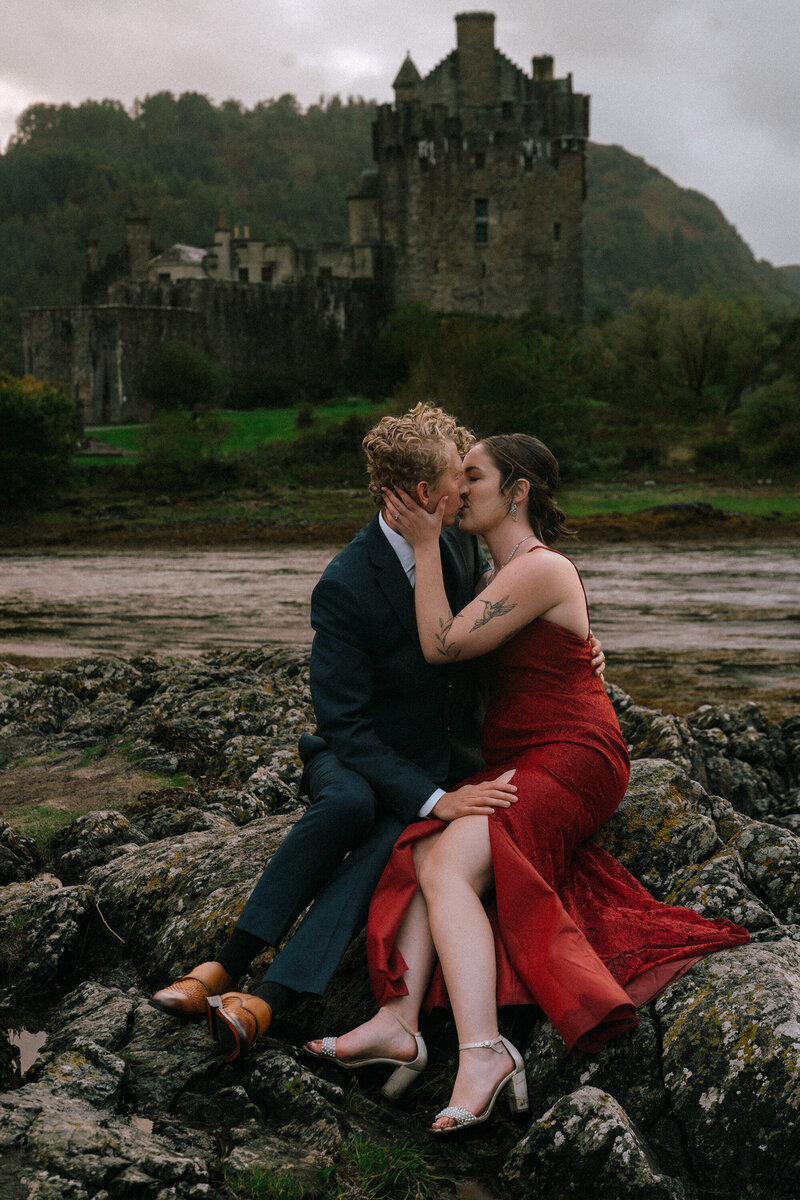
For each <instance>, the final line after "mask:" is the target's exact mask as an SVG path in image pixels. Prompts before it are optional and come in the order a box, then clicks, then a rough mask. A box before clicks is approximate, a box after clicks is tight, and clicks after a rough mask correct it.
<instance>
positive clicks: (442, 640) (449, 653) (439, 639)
mask: <svg viewBox="0 0 800 1200" xmlns="http://www.w3.org/2000/svg"><path fill="white" fill-rule="evenodd" d="M454 619H455V618H453V617H451V618H450V620H449V621H442V620H441V619H440V620H439V632H438V633H437V634H436V643H437V646H438V649H439V653H440V654H441V655H442V656H443V657H444V658H452V659H455V658H458V657H459V655H460V654H461V651H460V650H459V648H458V647H457V646H448V644H447V635H448V633H449V632H450V627H451V626H452V624H453V621H454Z"/></svg>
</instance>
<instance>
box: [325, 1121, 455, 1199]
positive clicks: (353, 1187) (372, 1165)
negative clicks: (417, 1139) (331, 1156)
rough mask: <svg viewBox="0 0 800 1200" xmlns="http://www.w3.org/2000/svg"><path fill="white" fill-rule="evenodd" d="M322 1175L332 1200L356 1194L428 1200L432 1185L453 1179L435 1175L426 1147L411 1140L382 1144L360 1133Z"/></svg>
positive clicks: (376, 1197) (326, 1194)
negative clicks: (396, 1143)
mask: <svg viewBox="0 0 800 1200" xmlns="http://www.w3.org/2000/svg"><path fill="white" fill-rule="evenodd" d="M320 1176H321V1179H322V1181H323V1194H324V1195H325V1196H326V1197H330V1200H344V1197H347V1196H353V1195H357V1196H363V1197H367V1198H368V1200H426V1197H428V1196H429V1195H430V1193H431V1186H432V1185H434V1184H442V1183H448V1182H450V1181H449V1180H447V1179H445V1178H444V1177H443V1176H440V1175H432V1174H431V1170H430V1166H429V1164H428V1160H427V1158H426V1156H425V1152H424V1150H419V1149H418V1148H417V1147H416V1146H412V1145H410V1143H408V1142H401V1143H400V1144H399V1145H397V1146H378V1145H376V1143H375V1142H373V1141H372V1140H371V1139H370V1138H367V1137H362V1136H360V1135H357V1136H356V1137H354V1138H352V1139H351V1140H350V1141H349V1142H345V1144H344V1145H343V1146H342V1148H341V1150H340V1152H339V1161H338V1163H337V1164H336V1165H335V1166H333V1167H327V1168H325V1169H324V1170H323V1171H321V1172H320Z"/></svg>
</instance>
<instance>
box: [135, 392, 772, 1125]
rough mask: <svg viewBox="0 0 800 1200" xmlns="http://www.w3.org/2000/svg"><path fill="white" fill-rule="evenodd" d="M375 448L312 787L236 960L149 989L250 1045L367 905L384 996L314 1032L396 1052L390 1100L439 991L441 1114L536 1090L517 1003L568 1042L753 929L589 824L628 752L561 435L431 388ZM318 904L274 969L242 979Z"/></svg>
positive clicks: (236, 1045)
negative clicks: (645, 879)
mask: <svg viewBox="0 0 800 1200" xmlns="http://www.w3.org/2000/svg"><path fill="white" fill-rule="evenodd" d="M363 448H364V452H365V455H366V460H367V467H368V471H369V479H370V492H371V495H372V498H373V500H374V501H375V504H376V508H377V510H378V511H377V513H376V515H375V517H374V518H373V519H372V520H371V521H370V522H369V524H368V525H367V526H366V527H365V528H364V529H362V530H361V531H360V533H358V534H357V535H356V537H355V538H354V539H353V541H352V542H351V543H350V544H349V545H348V546H347V547H345V549H344V550H342V551H341V552H340V553H339V554H337V555H336V557H335V558H334V559H333V560H332V562H331V563H330V564H329V565H328V567H327V568H326V569H325V571H324V573H323V575H322V577H321V579H320V580H319V582H318V584H317V585H316V587H315V588H314V591H313V594H312V598H311V624H312V626H313V629H314V640H313V644H312V648H311V666H310V682H311V694H312V699H313V704H314V713H315V718H316V722H317V733H316V735H314V736H309V735H304V737H302V738H301V740H300V747H299V750H300V756H301V758H302V759H303V762H304V773H303V783H304V788H305V790H306V792H307V794H308V797H309V799H310V802H311V803H310V806H309V808H308V809H307V810H306V812H305V813H304V814H303V816H302V817H301V818H300V820H299V821H298V822H297V823H296V825H295V826H294V827H293V829H292V830H291V831H290V833H289V834H288V836H287V837H286V838H285V840H284V841H283V843H282V844H281V846H280V847H279V849H278V850H277V851H276V853H275V854H274V855H273V856H272V858H271V860H270V861H269V863H268V865H267V866H266V869H265V871H264V873H263V874H262V876H261V878H260V879H259V880H258V882H257V883H256V885H255V888H254V889H253V892H252V893H251V895H250V897H249V899H248V900H247V903H246V904H245V907H244V909H243V911H242V913H241V915H240V916H239V918H238V920H237V922H236V924H235V926H234V928H233V930H232V932H231V934H230V937H229V939H228V941H227V942H226V944H225V945H224V946H223V947H221V948H220V949H219V951H218V953H217V954H216V957H215V958H214V959H212V960H210V961H206V962H203V963H201V964H199V965H198V966H196V967H195V968H194V969H193V970H191V971H190V972H189V973H188V974H186V975H183V976H181V977H180V978H178V979H176V980H175V981H174V982H173V983H171V984H170V985H169V986H167V987H165V988H162V989H160V990H159V991H157V992H156V993H155V995H154V996H153V997H152V999H151V1004H153V1005H154V1006H155V1007H157V1008H159V1009H162V1010H163V1011H165V1012H169V1013H171V1014H173V1015H177V1016H183V1017H190V1018H197V1019H202V1018H203V1017H205V1018H206V1020H207V1021H208V1025H209V1030H210V1032H211V1035H212V1037H214V1038H215V1039H216V1040H217V1042H218V1043H219V1046H220V1049H221V1050H222V1053H223V1055H224V1057H225V1058H226V1060H228V1061H233V1060H234V1059H236V1058H237V1057H238V1056H239V1055H240V1054H241V1053H243V1052H244V1051H246V1050H247V1049H249V1048H250V1047H251V1046H252V1045H253V1044H254V1043H255V1042H256V1041H257V1039H258V1038H259V1037H260V1036H262V1035H263V1034H264V1033H265V1032H266V1030H267V1029H268V1028H269V1025H270V1022H271V1020H272V1016H273V1014H275V1013H280V1012H282V1011H285V1010H287V1009H288V1008H289V1007H290V1006H291V1005H292V1004H294V1003H295V1002H296V1001H297V1000H298V999H299V998H300V996H301V995H304V994H308V993H310V994H313V995H322V994H324V992H325V990H326V988H327V986H328V984H329V982H330V980H331V978H332V976H333V974H334V972H335V970H336V968H337V966H338V964H339V962H340V961H341V958H342V956H343V954H344V951H345V950H346V948H347V946H348V945H349V943H350V942H351V940H352V939H353V937H354V936H355V935H356V933H357V932H358V931H359V930H360V929H361V928H362V927H363V925H364V923H365V921H366V922H367V946H368V959H369V970H370V977H371V982H372V987H373V992H374V994H375V999H376V1003H377V1012H376V1015H375V1016H374V1017H372V1018H371V1020H369V1021H367V1022H366V1023H364V1024H363V1025H360V1026H358V1027H357V1028H355V1029H352V1030H350V1031H349V1032H348V1033H346V1034H343V1035H341V1036H339V1037H338V1038H333V1037H325V1038H321V1039H318V1040H315V1041H311V1042H309V1043H308V1044H307V1050H308V1051H309V1052H310V1053H311V1054H313V1055H316V1056H317V1057H319V1058H321V1059H325V1060H328V1061H331V1062H335V1063H336V1064H338V1065H339V1066H340V1067H342V1068H345V1069H354V1068H358V1067H360V1066H371V1065H375V1064H385V1065H387V1066H389V1067H391V1068H392V1072H391V1075H390V1077H389V1080H388V1081H387V1083H386V1084H385V1085H384V1089H383V1090H384V1094H385V1095H387V1096H388V1097H389V1098H392V1097H395V1096H398V1095H400V1094H401V1093H402V1091H404V1090H405V1088H406V1087H407V1086H408V1085H409V1084H410V1083H412V1082H413V1081H414V1080H416V1079H418V1078H419V1075H420V1073H421V1072H422V1070H423V1069H424V1067H425V1066H426V1064H427V1052H426V1048H425V1043H424V1040H423V1038H422V1035H421V1033H420V1032H419V1016H420V1012H421V1011H423V1009H426V1010H427V1009H430V1008H433V1007H440V1006H441V1007H449V1008H450V1009H451V1010H452V1013H453V1017H454V1019H455V1025H456V1029H457V1033H458V1041H459V1067H458V1073H457V1075H456V1078H455V1081H454V1084H453V1090H452V1095H451V1097H450V1102H449V1104H448V1105H447V1106H446V1107H445V1108H444V1109H443V1110H442V1111H441V1112H440V1113H438V1114H437V1115H436V1117H434V1119H433V1123H432V1126H431V1129H432V1131H433V1132H434V1133H437V1134H444V1133H452V1132H454V1131H457V1130H460V1129H463V1128H466V1127H468V1126H471V1125H474V1124H477V1123H479V1122H482V1121H485V1120H486V1119H487V1118H488V1117H489V1116H490V1115H491V1113H492V1110H493V1108H494V1105H495V1102H496V1100H497V1098H498V1096H499V1095H500V1094H501V1093H505V1094H506V1095H507V1097H508V1100H509V1102H510V1104H511V1107H512V1109H513V1110H514V1111H525V1110H526V1109H527V1107H528V1100H527V1086H526V1078H525V1065H524V1062H523V1059H522V1056H521V1055H520V1053H519V1052H518V1051H517V1049H516V1048H515V1047H514V1046H513V1045H511V1043H510V1042H509V1041H508V1040H507V1039H506V1038H504V1037H503V1036H502V1035H501V1034H500V1032H499V1025H498V1008H501V1007H503V1006H506V1005H521V1004H524V1005H536V1006H537V1007H538V1008H539V1009H540V1010H541V1011H542V1012H543V1013H544V1014H545V1016H546V1017H547V1018H548V1020H549V1021H550V1022H551V1023H552V1024H553V1026H554V1027H555V1029H556V1030H557V1031H558V1033H559V1034H560V1035H561V1037H562V1038H563V1040H564V1043H565V1045H566V1046H567V1048H568V1049H569V1050H574V1051H596V1050H598V1049H600V1048H601V1047H602V1045H603V1044H604V1043H605V1042H606V1041H607V1039H608V1038H609V1037H612V1036H614V1035H616V1034H618V1033H621V1032H623V1031H624V1030H627V1029H630V1028H631V1027H632V1026H634V1025H636V1024H637V1021H638V1018H637V1015H636V1010H637V1008H639V1007H641V1005H643V1004H646V1003H647V1002H648V1001H649V1000H651V999H652V998H653V997H654V996H656V995H657V994H658V993H659V992H660V991H662V990H663V989H664V988H665V987H666V986H668V984H670V983H671V982H672V981H673V980H675V979H677V978H678V977H679V976H680V975H682V974H683V973H684V972H685V971H687V970H689V968H690V967H691V966H692V965H693V964H694V963H695V962H697V961H698V959H700V958H702V957H703V956H704V955H706V954H709V953H712V952H713V951H715V950H719V949H723V948H725V947H728V946H732V945H738V944H741V943H743V942H745V941H747V939H748V934H747V932H746V931H745V930H744V929H741V928H740V927H739V926H736V925H734V924H732V923H731V922H730V921H727V920H725V919H723V918H718V919H715V920H711V921H709V920H706V919H705V918H703V917H701V916H699V914H697V913H694V912H693V911H691V910H689V909H685V908H675V907H671V906H669V905H665V904H662V903H660V902H658V901H656V900H655V899H654V898H653V897H652V896H651V895H650V894H649V893H648V892H647V891H646V890H645V889H644V888H643V887H642V886H641V885H640V884H639V883H638V882H637V881H636V880H635V879H634V878H633V876H631V875H630V873H629V872H628V871H627V870H625V868H624V867H622V866H621V864H620V863H618V862H617V861H616V859H614V858H613V857H612V856H611V855H609V854H608V853H606V852H605V851H604V850H602V849H601V848H600V847H599V846H598V845H597V844H596V843H595V842H594V841H593V840H592V837H593V835H594V834H595V833H596V831H597V829H598V828H599V827H600V826H601V825H602V824H603V822H604V821H606V820H607V819H608V818H609V816H610V815H611V814H612V813H613V812H614V810H615V809H616V807H617V806H618V804H619V803H620V801H621V799H622V797H623V796H624V794H625V789H626V787H627V782H628V775H629V762H628V753H627V748H626V745H625V741H624V739H623V738H622V735H621V733H620V729H619V724H618V722H617V719H616V715H615V713H614V710H613V708H612V706H611V703H610V701H609V700H608V697H607V696H606V692H605V688H604V686H603V682H602V672H603V666H604V658H603V654H602V648H601V647H600V645H599V643H598V642H596V640H595V639H594V638H593V637H592V634H591V629H590V622H589V611H588V605H587V600H586V595H585V591H584V587H583V583H582V581H581V577H580V574H579V572H578V570H577V568H576V566H575V565H574V563H573V562H572V561H571V559H569V558H567V557H566V556H565V555H564V554H562V553H560V552H559V551H557V550H555V549H553V545H554V543H555V542H556V541H557V540H558V539H559V538H561V537H564V536H570V533H569V530H568V529H567V527H566V525H565V518H564V515H563V513H562V512H561V510H560V509H559V508H558V505H557V503H556V499H555V491H556V489H557V486H558V465H557V463H556V460H555V458H554V457H553V455H552V454H551V453H550V451H549V450H548V449H547V448H546V446H544V445H543V444H542V442H540V441H538V439H536V438H533V437H530V436H528V435H525V434H509V435H502V436H493V437H488V438H485V439H483V440H482V441H478V442H476V441H475V439H474V437H473V436H472V435H471V434H470V433H469V432H468V431H467V430H466V429H464V428H463V427H461V426H460V425H458V423H457V422H456V421H455V420H454V418H452V417H450V416H449V415H448V414H447V413H445V412H444V411H443V410H442V409H440V408H437V407H435V406H432V405H428V404H418V405H417V406H416V407H415V408H413V409H412V410H411V411H410V412H408V413H406V414H404V415H403V416H388V417H384V418H383V419H382V420H381V421H379V422H378V424H377V425H376V426H375V427H374V428H373V429H372V430H370V432H369V433H368V434H367V435H366V437H365V438H364V442H363ZM479 538H480V539H482V541H483V543H484V544H485V546H486V548H487V550H488V554H489V556H490V558H491V566H490V564H489V563H487V561H486V559H485V558H484V555H483V552H482V550H481V547H480V543H479V540H478V539H479ZM481 710H483V718H482V722H481V717H480V713H481ZM309 906H310V907H309ZM306 910H307V911H306ZM304 912H305V916H304V917H303V919H302V921H301V922H300V924H299V925H298V926H297V928H296V930H295V931H294V933H293V934H292V936H291V937H290V938H289V940H288V941H287V942H286V944H285V945H283V947H282V948H281V949H280V951H279V953H278V954H277V956H276V957H275V958H274V960H273V962H272V963H271V965H270V967H269V968H268V970H267V972H266V975H265V977H264V980H263V982H262V983H261V984H259V985H258V986H257V987H256V988H255V989H254V990H253V991H252V992H250V993H243V992H237V991H235V990H233V989H234V985H235V981H236V980H237V979H238V978H239V977H241V976H242V975H243V974H244V973H245V972H246V970H247V968H248V967H249V966H250V963H251V962H252V960H253V959H254V958H255V957H256V955H257V954H259V953H260V952H261V951H263V950H264V948H265V947H266V946H272V947H278V946H280V945H281V943H282V942H283V940H284V939H285V937H286V935H287V933H288V931H289V930H290V929H291V927H292V926H293V925H294V923H295V922H296V920H297V918H298V917H300V916H301V914H303V913H304Z"/></svg>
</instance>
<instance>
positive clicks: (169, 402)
mask: <svg viewBox="0 0 800 1200" xmlns="http://www.w3.org/2000/svg"><path fill="white" fill-rule="evenodd" d="M142 389H143V392H144V396H145V398H146V399H147V400H148V401H149V403H150V404H151V405H152V407H153V410H154V411H155V412H167V411H168V410H170V409H176V408H179V409H184V410H185V411H187V412H200V411H203V410H205V409H209V408H216V407H218V406H219V405H220V404H221V403H222V401H223V399H224V397H225V395H226V393H227V390H228V379H227V375H226V373H225V371H224V370H223V369H222V367H220V366H219V365H218V364H217V363H215V362H214V361H213V359H212V358H210V357H209V356H208V355H207V354H206V353H205V351H203V350H200V349H199V348H198V347H197V346H193V345H191V343H189V342H177V341H176V342H163V343H162V344H161V346H159V348H158V350H157V351H156V353H155V354H154V355H153V357H152V358H151V359H150V361H149V362H148V363H147V365H146V366H145V369H144V372H143V376H142Z"/></svg>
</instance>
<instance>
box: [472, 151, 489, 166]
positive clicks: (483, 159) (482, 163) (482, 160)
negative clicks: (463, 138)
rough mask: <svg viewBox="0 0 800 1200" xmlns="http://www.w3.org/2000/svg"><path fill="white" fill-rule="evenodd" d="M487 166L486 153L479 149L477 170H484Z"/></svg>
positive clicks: (476, 159)
mask: <svg viewBox="0 0 800 1200" xmlns="http://www.w3.org/2000/svg"><path fill="white" fill-rule="evenodd" d="M485 166H486V155H485V154H484V153H483V151H482V150H478V151H477V153H476V154H475V170H476V171H482V170H483V168H484V167H485Z"/></svg>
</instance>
